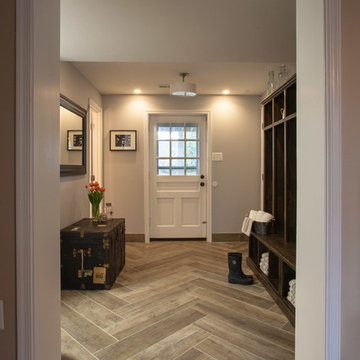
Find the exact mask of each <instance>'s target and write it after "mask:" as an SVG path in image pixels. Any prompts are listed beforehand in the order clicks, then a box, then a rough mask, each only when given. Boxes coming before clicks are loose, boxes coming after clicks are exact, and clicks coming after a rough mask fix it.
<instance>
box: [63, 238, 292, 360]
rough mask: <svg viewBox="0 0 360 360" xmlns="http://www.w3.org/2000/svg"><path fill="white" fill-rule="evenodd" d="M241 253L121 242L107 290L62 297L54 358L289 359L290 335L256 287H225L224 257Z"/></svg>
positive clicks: (230, 247)
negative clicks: (122, 258)
mask: <svg viewBox="0 0 360 360" xmlns="http://www.w3.org/2000/svg"><path fill="white" fill-rule="evenodd" d="M246 250H247V243H212V244H209V243H205V242H194V241H189V242H183V241H173V242H152V243H150V244H144V243H127V244H126V265H125V268H124V270H123V271H122V272H121V274H120V275H119V277H118V279H117V281H116V283H115V284H114V285H113V287H112V289H111V290H109V291H106V290H102V291H90V290H89V291H73V290H63V291H62V304H61V306H62V316H61V326H62V329H61V336H62V359H63V360H91V359H92V360H94V359H100V360H125V359H132V360H150V359H156V360H171V359H176V360H214V359H216V360H233V359H234V360H235V359H236V360H252V359H274V360H281V359H284V360H290V359H294V345H295V339H294V328H293V327H292V326H291V325H290V324H289V322H288V321H287V319H286V317H285V316H284V315H283V314H282V313H281V311H280V309H279V308H278V306H277V305H276V304H275V303H274V301H273V300H272V299H271V297H270V296H269V295H268V293H267V292H266V290H265V289H264V287H263V286H262V285H261V284H260V283H259V282H258V281H255V285H253V286H240V285H235V284H229V283H228V282H227V273H228V270H227V253H228V252H230V251H241V252H243V253H244V255H245V254H246ZM243 262H244V263H245V261H243ZM243 269H244V270H246V271H247V272H248V273H250V271H249V270H248V268H247V267H246V266H245V265H243Z"/></svg>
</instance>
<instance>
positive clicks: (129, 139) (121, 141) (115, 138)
mask: <svg viewBox="0 0 360 360" xmlns="http://www.w3.org/2000/svg"><path fill="white" fill-rule="evenodd" d="M110 151H136V130H110Z"/></svg>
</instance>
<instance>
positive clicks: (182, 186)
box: [156, 181, 199, 191]
mask: <svg viewBox="0 0 360 360" xmlns="http://www.w3.org/2000/svg"><path fill="white" fill-rule="evenodd" d="M156 187H157V190H158V191H162V190H163V191H167V190H187V191H192V190H193V191H199V182H198V181H196V182H195V181H194V182H158V183H157V184H156Z"/></svg>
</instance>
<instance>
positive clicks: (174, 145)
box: [171, 141, 185, 158]
mask: <svg viewBox="0 0 360 360" xmlns="http://www.w3.org/2000/svg"><path fill="white" fill-rule="evenodd" d="M184 155H185V154H184V141H172V142H171V156H172V157H175V158H178V157H184Z"/></svg>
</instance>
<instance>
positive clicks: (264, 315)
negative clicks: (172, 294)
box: [191, 288, 287, 327]
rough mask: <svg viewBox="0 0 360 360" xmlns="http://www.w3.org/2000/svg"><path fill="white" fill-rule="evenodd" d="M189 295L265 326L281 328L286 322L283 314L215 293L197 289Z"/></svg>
mask: <svg viewBox="0 0 360 360" xmlns="http://www.w3.org/2000/svg"><path fill="white" fill-rule="evenodd" d="M191 293H192V294H193V295H195V296H197V297H198V298H199V299H202V300H205V301H207V302H210V303H212V304H214V305H216V306H220V307H221V306H222V307H225V308H227V309H228V310H231V311H235V312H236V313H238V314H243V315H245V316H249V317H251V318H253V319H257V320H259V321H263V322H266V323H267V324H269V325H272V326H274V327H281V326H283V325H284V323H285V322H286V321H287V319H286V317H285V315H283V314H281V315H280V314H276V313H273V312H272V311H269V310H266V309H262V308H259V307H257V306H253V305H250V304H247V303H245V302H242V301H240V300H236V299H233V298H231V297H228V296H224V295H222V294H220V293H218V292H215V291H211V290H207V289H204V288H197V289H193V290H191Z"/></svg>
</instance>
